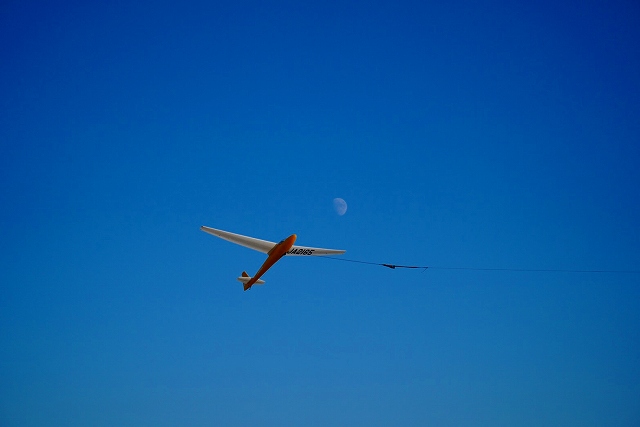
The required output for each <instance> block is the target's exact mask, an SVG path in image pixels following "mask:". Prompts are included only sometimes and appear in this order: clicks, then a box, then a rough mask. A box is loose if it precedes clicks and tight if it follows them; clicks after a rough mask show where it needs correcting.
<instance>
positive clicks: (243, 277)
mask: <svg viewBox="0 0 640 427" xmlns="http://www.w3.org/2000/svg"><path fill="white" fill-rule="evenodd" d="M237 280H238V282H242V284H243V285H244V290H245V291H246V290H247V289H249V288H250V287H251V286H247V284H248V283H249V281H250V280H251V276H249V275H248V274H247V272H246V271H243V272H242V275H241V276H240V277H238V279H237ZM254 284H255V285H263V284H264V280H261V279H258V280H256V282H255V283H254Z"/></svg>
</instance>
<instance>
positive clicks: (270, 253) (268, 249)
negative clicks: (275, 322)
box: [200, 225, 346, 291]
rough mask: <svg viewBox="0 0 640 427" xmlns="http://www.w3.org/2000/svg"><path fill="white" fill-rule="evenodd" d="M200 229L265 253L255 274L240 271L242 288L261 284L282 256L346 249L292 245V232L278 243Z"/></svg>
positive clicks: (325, 253) (327, 252) (294, 238)
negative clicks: (265, 255) (261, 278)
mask: <svg viewBox="0 0 640 427" xmlns="http://www.w3.org/2000/svg"><path fill="white" fill-rule="evenodd" d="M200 230H202V231H204V232H206V233H209V234H213V235H214V236H216V237H219V238H221V239H224V240H228V241H229V242H232V243H235V244H237V245H241V246H244V247H247V248H249V249H253V250H255V251H258V252H262V253H265V254H267V259H266V260H265V262H264V264H262V266H261V267H260V269H259V270H258V272H257V273H256V274H255V276H253V277H251V276H249V275H248V274H247V272H246V271H243V272H242V275H241V276H240V277H238V281H240V282H242V283H243V284H244V290H245V291H246V290H247V289H251V286H253V285H254V284H257V285H261V284H263V283H264V280H260V277H261V276H262V275H263V274H264V273H265V272H266V271H267V270H268V269H269V268H271V266H272V265H273V264H275V263H276V262H277V261H278V260H280V258H282V257H283V256H321V255H340V254H343V253H345V252H346V251H344V250H340V249H324V248H313V247H310V246H296V245H294V243H295V241H296V239H297V236H296V235H295V234H292V235H291V236H289V237H287V238H286V239H283V240H281V241H280V242H279V243H275V242H269V241H267V240H261V239H256V238H255V237H248V236H243V235H241V234H235V233H230V232H228V231H222V230H217V229H215V228H211V227H205V226H204V225H203V226H202V227H200Z"/></svg>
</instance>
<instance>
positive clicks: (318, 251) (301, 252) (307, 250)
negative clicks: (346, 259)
mask: <svg viewBox="0 0 640 427" xmlns="http://www.w3.org/2000/svg"><path fill="white" fill-rule="evenodd" d="M345 252H346V251H343V250H342V249H324V248H311V247H308V246H295V245H294V246H292V247H291V249H290V250H289V252H287V256H320V255H340V254H343V253H345Z"/></svg>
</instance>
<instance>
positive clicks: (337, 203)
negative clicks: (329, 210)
mask: <svg viewBox="0 0 640 427" xmlns="http://www.w3.org/2000/svg"><path fill="white" fill-rule="evenodd" d="M333 209H334V210H335V211H336V213H337V214H338V215H340V216H342V215H344V214H345V213H346V212H347V202H345V201H344V199H341V198H340V197H336V198H335V199H333Z"/></svg>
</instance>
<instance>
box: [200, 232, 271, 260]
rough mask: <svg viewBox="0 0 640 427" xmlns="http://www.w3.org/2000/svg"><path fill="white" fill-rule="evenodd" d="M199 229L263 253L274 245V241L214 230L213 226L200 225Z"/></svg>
mask: <svg viewBox="0 0 640 427" xmlns="http://www.w3.org/2000/svg"><path fill="white" fill-rule="evenodd" d="M200 230H202V231H204V232H205V233H209V234H213V235H214V236H216V237H219V238H221V239H224V240H228V241H229V242H232V243H235V244H237V245H241V246H244V247H247V248H249V249H253V250H254V251H258V252H262V253H265V254H266V253H268V252H269V251H270V250H271V249H272V248H273V247H274V246H275V245H276V244H275V243H274V242H268V241H266V240H260V239H256V238H254V237H248V236H243V235H241V234H235V233H229V232H228V231H222V230H216V229H215V228H211V227H205V226H204V225H203V226H202V227H200Z"/></svg>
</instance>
